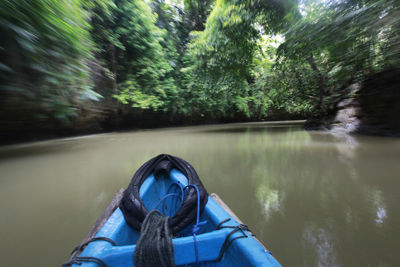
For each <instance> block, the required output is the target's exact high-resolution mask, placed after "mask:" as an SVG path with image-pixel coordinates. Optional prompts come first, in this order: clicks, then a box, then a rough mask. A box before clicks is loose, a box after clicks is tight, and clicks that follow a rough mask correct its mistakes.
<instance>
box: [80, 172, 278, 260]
mask: <svg viewBox="0 0 400 267" xmlns="http://www.w3.org/2000/svg"><path fill="white" fill-rule="evenodd" d="M173 182H178V183H181V184H182V185H183V186H185V185H186V184H187V180H186V177H185V176H184V175H183V174H182V173H180V172H179V171H177V170H172V171H171V173H170V177H169V179H168V178H167V179H163V181H160V180H156V179H154V177H153V176H152V175H151V176H149V177H148V178H147V179H146V180H145V182H144V183H143V185H142V186H141V188H140V195H141V198H142V200H143V203H144V204H145V206H146V207H155V206H156V205H157V203H159V201H160V199H161V197H162V196H164V195H165V194H166V193H167V190H168V188H169V186H170V184H171V183H173ZM218 202H219V201H218V199H217V200H215V199H214V198H213V197H212V196H209V199H208V203H207V205H206V206H205V209H204V211H203V214H202V216H201V221H206V222H207V223H206V224H204V225H202V226H201V228H200V231H199V233H198V234H197V235H196V243H197V244H196V245H197V249H198V258H197V259H196V253H195V244H194V242H195V241H194V238H193V236H192V235H191V232H190V227H188V229H185V230H184V231H183V232H182V233H180V234H179V236H180V237H176V238H174V239H173V246H174V257H175V264H176V265H185V264H194V263H196V261H198V262H199V263H198V265H197V266H281V265H280V264H279V262H278V261H277V260H276V259H275V258H274V257H273V256H272V254H271V253H270V252H269V251H267V250H266V249H265V248H264V246H263V245H262V244H261V243H260V242H259V241H258V240H257V239H256V238H254V237H253V236H252V234H251V233H250V232H249V231H247V230H245V229H243V228H241V229H238V228H240V225H241V224H240V223H239V222H238V219H237V217H236V216H234V215H233V214H231V213H230V211H229V209H224V207H223V206H224V205H220V204H219V203H218ZM235 218H236V219H235ZM223 221H226V222H225V223H223V224H222V225H223V226H230V227H233V228H222V229H217V226H218V225H219V224H220V223H221V222H223ZM235 229H236V231H235V232H234V233H232V231H233V230H235ZM139 236H140V232H138V231H136V230H134V229H132V228H131V227H129V226H128V225H127V223H126V221H125V219H124V216H123V214H122V212H121V210H120V209H119V208H116V209H115V211H114V212H113V213H112V215H111V216H110V217H109V218H108V220H107V221H106V222H105V223H104V225H103V226H102V227H101V228H100V230H99V231H98V232H97V234H95V237H106V238H109V239H112V240H113V241H114V242H115V243H116V244H115V245H113V244H111V243H110V242H108V241H104V240H98V241H95V242H91V243H89V245H88V246H87V247H86V248H85V249H84V250H83V251H82V253H81V254H80V255H79V256H80V257H96V258H98V259H100V260H101V261H103V262H104V263H105V264H106V265H107V266H126V267H133V266H134V262H133V254H134V251H135V248H136V242H137V240H138V239H139ZM236 238H237V239H236ZM234 239H235V240H234ZM232 240H233V241H232ZM226 242H227V243H230V245H229V246H228V247H227V249H226V250H225V251H223V247H225V246H226V245H227V243H226ZM221 255H222V257H220V256H221ZM219 257H220V259H219V260H218V261H217V259H218V258H219ZM82 265H83V266H85V267H90V266H98V265H97V264H96V263H91V262H88V263H86V262H85V263H82ZM82 265H76V264H75V265H72V266H82Z"/></svg>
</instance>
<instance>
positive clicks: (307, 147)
mask: <svg viewBox="0 0 400 267" xmlns="http://www.w3.org/2000/svg"><path fill="white" fill-rule="evenodd" d="M159 153H169V154H173V155H176V156H179V157H182V158H184V159H186V160H187V161H189V162H190V163H191V164H192V165H193V166H194V167H195V169H196V170H197V172H198V174H199V176H200V178H201V180H202V181H203V183H204V185H205V187H206V188H207V190H208V191H209V192H215V193H217V194H218V195H219V196H220V197H221V198H222V199H223V200H224V201H225V202H226V203H227V204H228V205H229V206H230V208H231V209H232V210H233V211H234V212H235V213H236V214H237V215H238V216H239V217H240V218H241V219H242V221H244V222H245V223H246V224H247V225H248V226H249V227H250V229H252V231H253V232H254V233H255V234H256V235H257V237H258V238H259V239H260V240H261V241H262V242H263V243H264V244H265V246H266V247H267V248H268V249H270V250H271V251H272V253H273V254H274V255H275V257H276V258H277V259H278V260H279V261H280V262H281V263H282V265H283V266H400V193H399V191H400V139H391V138H380V137H365V136H364V137H361V136H357V137H354V136H353V137H349V136H340V135H332V134H329V133H325V132H308V131H305V130H303V128H302V127H301V126H299V125H297V124H296V123H288V122H286V123H246V124H226V125H213V126H199V127H184V128H169V129H158V130H146V131H136V132H123V133H109V134H100V135H92V136H83V137H76V138H67V139H57V140H51V141H45V142H37V143H27V144H20V145H13V146H5V147H2V148H0V241H1V243H0V260H1V262H0V266H60V264H61V263H63V262H64V261H65V260H66V259H67V258H68V255H69V253H70V251H71V250H72V248H73V247H74V246H76V245H77V244H79V243H80V241H81V239H82V238H83V237H84V236H85V235H86V233H87V231H88V230H89V229H90V227H91V226H92V224H93V223H94V221H95V220H96V218H97V217H98V216H99V215H100V214H101V212H102V211H103V209H104V208H105V207H106V206H107V204H108V202H109V201H110V199H111V198H112V197H113V195H114V194H115V193H116V191H117V190H118V189H119V188H122V187H126V186H127V185H128V183H129V181H130V179H131V177H132V174H133V173H134V172H135V171H136V170H137V169H138V168H139V167H140V166H141V164H143V163H144V162H145V161H147V160H148V159H150V158H151V157H153V156H155V155H157V154H159Z"/></svg>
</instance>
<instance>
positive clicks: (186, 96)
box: [0, 0, 400, 136]
mask: <svg viewBox="0 0 400 267" xmlns="http://www.w3.org/2000/svg"><path fill="white" fill-rule="evenodd" d="M0 32H1V36H2V38H1V40H0V86H1V87H0V97H1V98H0V127H1V128H2V134H3V135H5V136H14V135H18V134H26V132H27V131H29V132H41V131H44V132H46V131H54V130H58V131H60V129H61V130H62V131H64V130H66V129H74V130H80V131H83V130H90V129H96V130H99V129H115V128H121V127H140V126H142V125H145V126H157V125H159V124H166V123H170V124H187V123H199V122H211V121H213V122H221V121H235V120H236V121H239V120H240V121H243V120H268V119H285V118H310V117H313V116H321V115H324V114H326V113H328V112H329V111H330V110H331V109H333V108H334V106H335V105H336V103H337V102H338V101H339V100H340V99H342V98H343V97H344V96H347V95H348V94H349V93H351V92H350V89H349V88H351V87H350V85H352V84H355V83H357V82H360V81H363V80H364V79H366V78H367V77H369V76H371V75H374V74H377V73H382V72H385V71H388V70H392V69H398V68H399V61H400V34H399V32H400V2H399V1H396V0H370V1H368V0H299V1H296V0H279V1H278V0H215V1H214V0H169V1H167V0H148V1H146V0H90V1H84V0H68V1H67V0H57V1H54V0H3V1H1V3H0Z"/></svg>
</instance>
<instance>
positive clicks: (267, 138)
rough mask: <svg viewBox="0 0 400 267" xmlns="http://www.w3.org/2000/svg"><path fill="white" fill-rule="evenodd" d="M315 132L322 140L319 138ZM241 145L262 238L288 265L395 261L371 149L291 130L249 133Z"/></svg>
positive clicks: (387, 213) (243, 138)
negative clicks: (367, 168)
mask: <svg viewBox="0 0 400 267" xmlns="http://www.w3.org/2000/svg"><path fill="white" fill-rule="evenodd" d="M314 135H316V136H318V135H320V137H321V139H322V140H318V138H317V139H316V140H314V139H311V138H312V137H313V136H314ZM238 145H239V147H241V150H240V153H241V155H242V156H243V160H244V161H246V165H247V166H248V169H249V170H250V173H251V175H250V177H249V178H251V179H252V183H253V186H254V187H255V196H256V198H257V199H258V201H259V204H260V208H261V209H262V214H264V219H263V220H262V221H260V222H259V225H258V227H257V228H262V229H264V230H263V231H261V232H262V236H260V237H261V239H262V240H264V241H266V243H267V245H268V244H271V245H273V252H275V254H276V255H277V257H278V258H279V259H280V260H281V261H282V263H283V264H284V265H288V266H291V265H294V266H298V265H305V266H315V265H318V266H335V265H344V266H355V265H360V264H361V265H364V264H365V265H368V264H370V265H379V264H387V263H390V262H392V259H390V257H388V252H387V240H385V236H389V237H390V230H391V228H392V226H393V225H388V221H389V220H388V219H389V215H390V212H389V211H388V205H387V204H386V203H385V198H384V195H385V193H384V192H383V191H382V190H381V189H380V186H379V183H377V184H371V183H369V182H368V180H367V181H366V180H365V179H364V177H363V171H362V169H363V167H364V166H363V165H362V164H361V165H360V162H363V160H364V159H365V157H368V153H367V155H364V154H360V153H358V151H357V143H356V141H355V140H353V142H351V143H350V144H349V143H345V142H342V141H339V142H335V140H334V139H333V138H331V137H329V136H327V135H325V136H324V134H309V133H307V132H304V131H295V132H291V131H287V132H286V133H282V132H281V133H280V134H279V136H274V135H273V134H272V135H262V136H254V135H251V134H246V135H243V136H242V137H241V138H240V141H239V143H238ZM382 170H383V169H381V171H382ZM354 178H356V179H354ZM393 247H394V246H392V248H393ZM299 263H300V264H299Z"/></svg>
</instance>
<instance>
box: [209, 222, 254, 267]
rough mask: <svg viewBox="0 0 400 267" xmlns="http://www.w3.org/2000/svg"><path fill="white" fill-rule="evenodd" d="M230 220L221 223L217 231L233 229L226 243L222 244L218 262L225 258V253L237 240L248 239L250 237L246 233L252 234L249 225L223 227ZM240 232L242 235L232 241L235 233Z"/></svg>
mask: <svg viewBox="0 0 400 267" xmlns="http://www.w3.org/2000/svg"><path fill="white" fill-rule="evenodd" d="M230 220H231V219H230V218H228V219H226V220H223V221H221V222H220V223H219V224H218V225H217V229H216V230H220V229H223V228H231V229H233V230H232V231H231V232H230V233H229V234H228V235H227V236H226V238H225V241H224V243H223V244H222V247H221V250H220V251H219V255H218V258H217V259H216V261H220V260H221V259H222V257H223V256H224V253H225V251H226V250H227V249H228V248H229V247H230V246H231V244H232V243H233V241H235V240H236V239H239V238H247V237H248V236H247V235H246V233H245V232H244V231H248V232H250V229H249V227H248V226H247V225H245V224H239V225H235V226H222V224H224V223H226V222H228V221H230ZM239 231H240V232H241V234H242V235H240V236H237V237H234V238H232V239H230V237H231V236H232V235H233V234H234V233H237V232H239Z"/></svg>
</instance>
